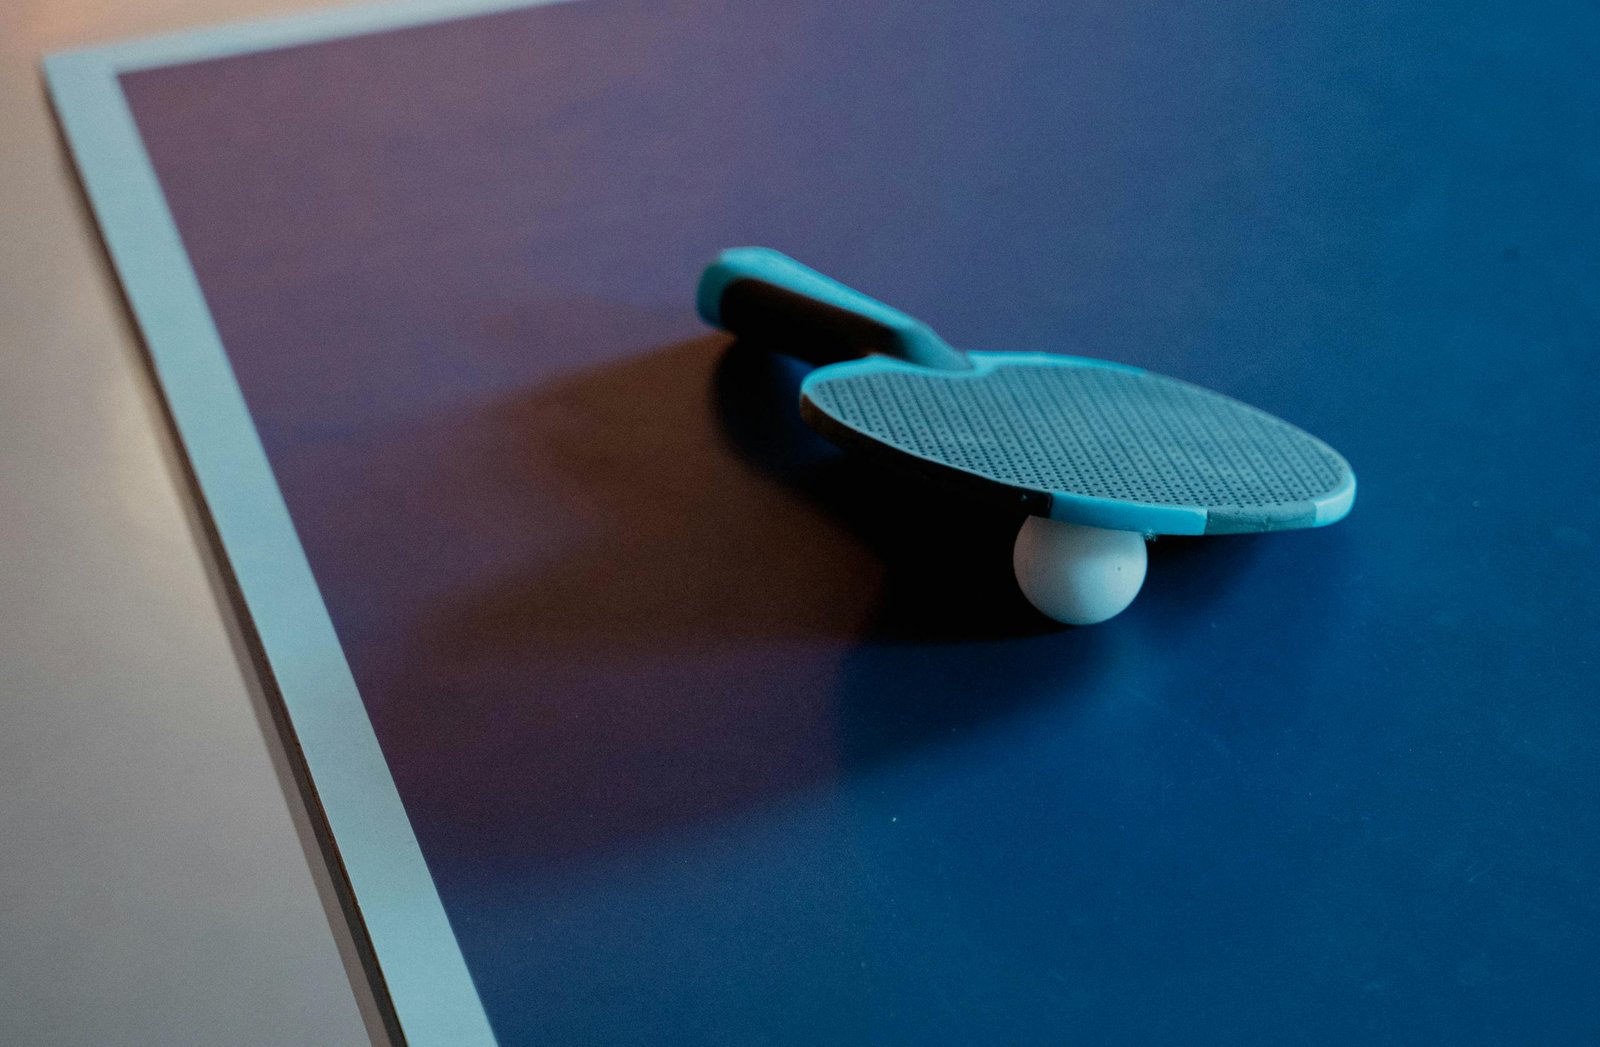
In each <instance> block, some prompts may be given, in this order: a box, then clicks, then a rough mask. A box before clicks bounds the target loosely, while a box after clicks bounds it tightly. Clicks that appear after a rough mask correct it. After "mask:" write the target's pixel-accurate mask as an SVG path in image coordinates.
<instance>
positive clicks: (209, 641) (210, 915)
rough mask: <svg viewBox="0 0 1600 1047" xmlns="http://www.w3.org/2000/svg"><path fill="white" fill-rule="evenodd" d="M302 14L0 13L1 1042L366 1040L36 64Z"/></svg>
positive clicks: (94, 7) (52, 3) (272, 9)
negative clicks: (91, 47)
mask: <svg viewBox="0 0 1600 1047" xmlns="http://www.w3.org/2000/svg"><path fill="white" fill-rule="evenodd" d="M303 6H309V5H306V4H295V3H284V2H281V0H280V2H274V0H237V2H222V0H136V2H130V0H6V2H4V3H0V1043H4V1044H30V1045H31V1044H162V1045H170V1044H191V1043H193V1044H224V1043H225V1044H256V1043H260V1044H298V1043H304V1044H319V1045H321V1044H350V1043H365V1042H368V1031H367V1027H368V1026H367V1023H366V1022H365V1021H364V1017H363V1016H364V1015H366V1016H370V1014H371V1011H372V1008H371V1005H370V999H369V998H364V997H365V991H364V989H363V990H360V991H359V992H358V991H357V989H356V988H353V987H352V982H351V978H350V976H349V974H348V971H347V964H346V962H345V960H346V958H347V957H348V955H349V947H348V935H347V934H346V933H345V931H344V929H343V927H342V924H341V923H340V921H339V920H338V919H337V917H336V915H335V916H333V917H332V918H330V909H329V908H328V903H327V899H328V898H329V892H328V890H327V884H326V874H325V873H324V871H323V870H322V868H321V866H320V863H319V862H317V861H316V860H315V859H314V857H313V852H312V850H311V849H310V848H309V846H308V843H307V841H308V839H309V837H308V835H307V831H306V823H305V816H304V813H303V810H302V809H301V808H300V804H299V801H298V798H297V797H296V795H295V793H294V790H293V787H292V786H291V785H289V784H288V779H287V777H286V776H285V774H284V766H283V762H282V755H281V752H280V750H279V748H278V746H277V742H276V739H275V738H273V736H272V733H271V728H270V725H269V724H268V723H267V720H266V712H265V707H264V705H263V704H262V701H261V699H260V696H259V694H257V693H255V691H254V690H253V687H252V684H251V678H250V676H249V673H248V672H247V671H246V670H245V668H244V666H243V663H242V661H241V659H240V658H239V656H238V655H237V653H236V648H237V640H236V636H235V635H234V630H233V627H232V625H231V619H230V618H229V617H228V615H226V614H225V613H224V611H223V607H224V603H223V601H222V599H221V596H220V593H219V590H218V588H217V585H216V579H215V572H214V570H213V567H212V565H211V562H210V558H209V554H208V553H207V552H206V550H205V546H204V543H203V542H202V540H201V539H200V537H199V532H198V517H197V515H196V510H195V507H194V505H193V502H192V499H191V498H190V496H189V494H188V492H187V490H186V488H185V486H184V481H183V477H182V472H181V467H180V464H179V459H178V458H177V456H176V452H175V449H174V447H173V443H172V440H171V438H170V437H169V436H168V434H167V431H166V429H165V426H164V423H163V421H162V418H161V413H160V407H159V403H158V401H157V399H156V396H155V392H154V389H153V387H152V385H151V381H150V379H149V377H148V375H147V373H146V370H145V368H144V364H143V361H142V360H141V358H140V355H139V350H138V346H137V342H136V341H135V338H134V334H133V331H132V328H131V326H130V323H129V322H128V320H127V319H126V317H125V316H124V314H123V310H122V306H121V303H120V302H119V300H118V298H117V295H116V289H115V284H114V282H113V279H112V277H111V275H110V273H109V271H108V269H107V266H106V265H105V264H104V262H103V261H102V258H101V255H100V248H99V244H98V241H97V240H96V238H95V235H94V232H93V229H92V226H91V225H90V223H89V221H88V218H87V216H86V214H85V212H84V209H83V206H82V204H81V203H80V201H79V198H78V195H77V189H76V186H75V184H74V183H73V181H72V177H71V172H70V169H69V167H68V163H67V160H66V157H65V155H64V154H63V151H62V149H61V146H60V143H59V141H58V139H57V136H56V132H55V127H54V124H53V122H52V120H51V117H50V114H49V110H48V108H47V105H46V101H45V96H44V91H43V88H42V86H41V82H40V78H39V73H38V60H39V56H40V55H41V54H43V53H45V52H47V51H52V50H57V49H60V48H64V47H72V46H78V45H84V44H92V43H100V42H107V41H111V40H115V39H119V38H122V37H127V36H133V35H144V34H148V33H152V32H162V31H167V30H173V29H182V28H187V27H190V26H199V25H208V24H215V23H219V22H226V21H233V20H236V19H240V18H249V17H257V16H261V15H265V14H272V13H277V12H282V11H287V10H291V9H293V8H295V7H303Z"/></svg>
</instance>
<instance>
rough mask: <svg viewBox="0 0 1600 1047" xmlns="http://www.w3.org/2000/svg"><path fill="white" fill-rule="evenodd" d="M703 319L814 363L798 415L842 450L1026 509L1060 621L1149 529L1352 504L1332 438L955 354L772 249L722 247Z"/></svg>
mask: <svg viewBox="0 0 1600 1047" xmlns="http://www.w3.org/2000/svg"><path fill="white" fill-rule="evenodd" d="M697 298H698V306H699V311H700V315H701V317H702V318H704V319H705V320H706V322H708V323H710V324H712V325H714V326H717V327H721V328H723V329H724V330H727V331H730V332H732V333H734V334H737V335H740V336H743V337H747V338H750V339H752V340H760V341H761V342H762V343H764V344H767V345H769V346H771V347H772V348H774V349H776V350H779V351H781V352H784V353H787V354H789V355H793V356H797V357H799V358H801V359H804V360H806V361H808V362H811V363H814V364H817V365H819V366H818V367H817V369H816V370H814V371H812V372H811V373H810V374H809V375H807V376H806V378H805V379H804V381H803V382H802V384H801V388H800V413H801V415H802V416H803V417H804V418H805V420H806V421H807V423H809V424H810V425H811V426H812V428H814V429H816V430H817V431H818V432H819V433H821V434H822V435H823V436H825V437H827V438H828V439H829V440H831V441H833V442H834V443H836V444H838V445H839V446H841V447H844V448H846V449H849V450H852V451H857V452H862V453H866V454H870V455H873V456H876V457H877V458H879V459H882V460H884V461H886V462H890V463H893V464H896V465H900V466H903V467H907V468H910V469H914V470H916V471H918V472H921V473H922V474H924V475H925V476H927V477H929V478H930V479H933V480H936V481H939V482H942V483H943V484H945V485H946V486H948V487H951V488H953V489H959V490H960V491H961V492H962V493H963V494H965V495H966V496H968V497H975V498H982V499H987V500H990V501H993V502H996V503H1001V504H1005V505H1011V506H1020V507H1022V508H1024V509H1026V510H1027V511H1028V512H1029V513H1030V514H1031V516H1030V518H1029V520H1028V522H1027V523H1025V524H1024V526H1023V528H1022V531H1021V532H1020V533H1019V535H1018V538H1017V544H1016V548H1015V552H1014V565H1015V568H1016V572H1017V581H1018V583H1019V584H1020V585H1021V587H1022V590H1023V592H1024V594H1025V595H1026V596H1027V597H1028V599H1029V600H1030V601H1031V602H1032V603H1033V604H1034V606H1036V607H1038V608H1039V609H1040V610H1041V611H1043V612H1044V613H1045V614H1047V615H1049V616H1050V617H1052V618H1056V619H1057V620H1060V621H1064V622H1069V623H1072V624H1091V623H1093V622H1096V621H1103V620H1105V619H1106V618H1109V617H1111V616H1112V615H1114V614H1117V613H1118V612H1120V611H1121V610H1122V609H1123V608H1124V607H1126V606H1127V605H1128V603H1130V602H1131V601H1132V599H1133V597H1134V596H1135V595H1136V594H1137V593H1138V590H1139V587H1140V585H1141V584H1142V583H1143V581H1144V574H1145V564H1146V560H1145V549H1144V539H1145V538H1146V537H1149V536H1154V535H1162V534H1172V535H1198V534H1229V533H1237V532H1245V531H1280V530H1289V529H1293V528H1300V527H1321V526H1324V525H1326V524H1331V523H1334V522H1335V521H1337V520H1340V519H1342V518H1343V517H1344V516H1345V514H1346V513H1348V512H1349V511H1350V507H1351V505H1352V504H1353V502H1354V500H1355V490H1356V481H1355V474H1354V473H1353V472H1352V471H1351V469H1350V466H1349V464H1348V463H1347V462H1346V461H1345V460H1344V459H1343V458H1342V457H1341V456H1340V455H1339V454H1338V452H1336V451H1334V450H1333V448H1331V447H1329V446H1328V445H1327V444H1325V443H1323V442H1322V441H1321V440H1318V439H1317V438H1316V437H1314V436H1312V435H1310V434H1309V433H1306V432H1304V431H1302V430H1300V429H1297V428H1296V427H1294V426H1292V425H1290V424H1289V423H1287V422H1284V421H1282V420H1280V419H1278V418H1275V417H1273V416H1272V415H1270V414H1267V413H1266V412H1264V411H1260V410H1257V409H1256V408H1254V407H1250V406H1248V405H1246V404H1243V403H1240V402H1239V401H1237V400H1234V399H1231V398H1230V397H1227V396H1223V395H1222V394H1220V393H1215V392H1212V391H1210V390H1207V389H1202V388H1200V387H1199V386H1196V385H1191V384H1189V383H1188V382H1183V381H1179V380H1178V379H1175V378H1168V377H1165V376H1162V375H1158V374H1153V373H1151V372H1149V371H1144V370H1141V369H1139V368H1136V367H1129V366H1126V365H1124V364H1118V363H1111V362H1107V361H1104V360H1092V359H1087V358H1084V357H1077V356H1061V355H1054V354H1047V353H1026V352H963V351H961V350H959V349H956V348H954V347H952V346H950V345H949V344H947V343H946V342H945V341H944V340H943V339H941V338H940V337H939V336H938V335H937V334H935V333H934V332H933V330H932V329H931V328H930V327H928V326H927V325H926V324H924V323H922V322H921V321H919V320H916V319H915V318H913V317H911V316H908V315H906V314H905V313H902V312H900V311H898V310H896V309H893V308H891V307H889V306H887V305H884V304H883V303H881V302H878V301H876V300H874V299H872V298H869V297H867V296H866V295H864V294H862V293H860V292H859V291H856V290H854V289H852V288H850V287H847V286H845V285H844V284H841V283H839V282H838V281H836V280H833V279H831V278H829V277H826V276H824V275H822V274H821V273H818V272H816V271H814V270H812V269H809V268H807V267H806V266H803V265H801V264H800V263H799V262H796V261H795V260H793V259H792V258H789V257H787V256H786V255H783V254H781V253H779V252H777V251H774V250H771V249H769V248H762V247H739V248H732V249H729V250H726V251H723V252H722V253H721V254H719V255H718V256H717V258H716V260H715V261H713V262H712V264H711V265H710V266H708V267H707V268H706V270H705V272H704V274H703V275H702V277H701V280H700V286H699V292H698V296H697Z"/></svg>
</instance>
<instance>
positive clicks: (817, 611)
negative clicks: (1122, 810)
mask: <svg viewBox="0 0 1600 1047" xmlns="http://www.w3.org/2000/svg"><path fill="white" fill-rule="evenodd" d="M725 350H726V341H725V340H724V339H722V338H705V339H696V340H693V341H689V342H684V343H678V344H675V345H671V346H668V347H665V348H663V349H661V350H657V351H654V352H650V353H647V354H643V355H640V356H635V357H632V358H629V359H626V360H624V361H622V362H619V363H616V364H612V365H608V366H605V367H602V368H598V369H595V370H591V371H586V372H583V373H580V374H576V375H570V376H567V377H564V378H562V379H559V380H557V381H554V382H552V383H550V384H547V385H545V386H541V387H539V388H536V389H533V390H530V391H529V392H528V393H527V394H526V395H524V396H519V397H517V398H514V399H512V400H508V401H504V402H501V403H499V404H497V405H494V406H493V407H491V408H489V409H487V410H482V409H480V410H478V411H474V412H471V413H468V414H464V415H461V416H459V417H456V418H454V419H452V422H451V424H450V425H447V426H441V425H440V424H438V421H437V420H434V421H432V422H430V424H429V426H428V428H427V431H426V432H419V433H416V434H413V438H412V439H410V440H406V441H400V442H401V443H403V444H404V445H405V446H407V447H408V448H409V449H410V450H409V455H410V458H409V461H408V462H407V463H406V464H407V469H408V470H409V473H410V476H411V479H410V480H409V482H411V483H413V484H417V485H421V486H423V487H425V488H426V489H427V490H428V491H430V492H431V494H430V496H429V497H427V498H426V499H419V501H418V509H417V511H418V512H419V513H422V514H425V515H426V516H427V517H428V518H427V519H419V520H417V521H414V524H415V527H416V529H417V530H419V531H421V530H426V531H427V532H428V533H431V534H441V533H450V534H455V535H457V536H458V541H459V543H461V545H462V551H460V552H459V553H457V554H456V555H457V556H458V558H459V563H458V566H457V568H456V569H455V570H454V571H452V572H450V576H449V577H448V578H444V577H441V579H440V582H441V583H443V582H448V583H449V584H447V585H446V584H441V585H440V590H441V591H440V592H439V593H438V594H437V596H435V597H434V598H433V599H432V600H431V601H430V603H429V606H430V607H431V608H432V610H431V612H430V613H429V614H428V615H427V616H426V617H425V618H424V620H423V622H422V624H421V626H420V628H419V629H418V630H417V631H416V633H415V635H413V636H411V637H410V638H409V642H408V643H406V644H404V645H402V647H401V648H400V649H401V650H402V651H403V654H402V655H401V656H400V657H397V658H395V659H394V660H393V661H392V662H390V663H389V664H388V665H386V666H384V667H383V671H382V680H383V683H382V686H381V688H380V689H379V690H380V692H381V694H382V695H383V700H382V708H381V722H380V728H381V730H383V731H384V733H385V749H386V752H388V753H390V755H391V760H392V763H393V765H394V767H395V771H396V774H397V776H398V777H401V778H403V779H406V780H408V781H409V782H410V783H411V785H410V787H406V788H403V790H402V791H403V792H404V793H405V794H406V795H407V797H408V805H409V806H410V808H411V809H412V813H413V818H414V819H415V820H416V821H417V823H418V826H419V832H421V833H423V834H425V835H427V836H428V837H429V838H430V839H431V840H433V841H436V842H438V843H440V844H441V845H442V846H444V847H445V848H446V849H448V850H451V851H458V852H461V853H465V854H470V855H471V858H472V860H473V861H474V862H482V861H492V862H499V863H503V864H505V865H506V866H507V867H510V868H523V869H531V868H538V867H543V866H551V865H560V864H565V863H568V862H571V861H574V860H578V859H580V858H582V857H584V856H587V855H594V854H603V853H607V852H610V851H613V850H615V849H616V848H619V847H627V846H630V845H631V843H632V842H633V841H639V840H647V839H649V838H652V837H654V836H658V835H660V834H661V833H664V832H670V831H672V830H673V829H674V828H675V827H679V826H685V825H691V824H695V823H698V822H704V821H706V820H708V819H716V818H720V817H726V816H729V815H731V814H733V813H735V812H738V811H741V810H746V809H749V808H751V807H753V806H755V805H758V804H761V803H762V802H764V801H766V800H769V799H772V798H776V797H778V796H782V795H785V794H789V793H793V792H795V791H797V790H805V789H813V788H816V787H818V786H821V785H824V784H827V783H836V782H838V781H840V780H841V779H842V778H845V777H848V776H850V775H852V774H854V773H856V772H858V771H859V770H862V769H865V768H870V767H871V766H873V765H875V764H877V763H879V762H881V761H883V760H885V759H891V758H895V757H898V756H902V755H904V754H907V753H910V752H913V751H915V750H917V749H919V748H922V747H925V746H928V745H940V744H946V743H947V742H948V739H949V738H950V737H951V736H952V734H963V735H964V734H966V733H968V732H971V731H974V730H981V729H983V728H984V727H985V726H986V725H989V724H993V723H996V722H999V721H1001V720H1004V719H1006V718H1008V717H1012V716H1015V715H1018V714H1019V713H1021V712H1023V711H1024V710H1026V709H1028V708H1030V707H1032V706H1035V705H1037V704H1038V703H1042V702H1059V701H1070V700H1072V699H1073V698H1074V697H1075V696H1076V695H1078V694H1080V693H1082V692H1083V691H1084V690H1085V689H1086V688H1088V687H1089V686H1091V685H1092V680H1093V677H1094V675H1095V674H1096V673H1097V672H1098V671H1100V669H1101V668H1102V665H1101V660H1100V659H1099V658H1098V657H1097V654H1096V652H1097V649H1098V648H1099V646H1100V644H1099V640H1098V638H1097V636H1096V634H1095V633H1094V632H1093V631H1090V630H1077V631H1074V630H1059V629H1055V628H1053V627H1051V626H1050V625H1049V624H1048V623H1046V622H1044V621H1043V620H1042V619H1040V618H1039V617H1038V616H1037V615H1035V614H1033V613H1032V612H1031V610H1030V609H1029V608H1028V607H1027V606H1026V604H1025V603H1024V602H1023V601H1022V598H1021V597H1020V595H1019V594H1018V593H1017V592H1016V589H1015V586H1014V585H1012V584H1011V582H1010V569H1009V550H1010V534H1011V533H1013V532H1014V530H1015V526H1016V522H1017V521H1015V520H1009V519H1000V518H997V517H996V516H995V515H994V514H993V513H990V512H978V511H974V510H971V509H969V508H967V507H965V506H963V505H961V504H959V503H951V504H944V503H943V502H938V503H930V501H929V498H928V495H927V493H926V492H925V491H924V490H922V489H920V486H919V485H918V484H916V483H915V482H914V481H911V480H909V479H904V478H901V477H898V476H891V475H885V474H884V473H883V472H882V471H881V470H877V469H873V468H870V467H866V466H864V465H863V464H862V463H859V462H857V461H855V460H854V459H852V458H850V457H847V456H845V455H842V454H840V453H839V452H837V451H836V450H834V449H833V448H832V447H831V446H830V445H828V444H826V443H825V442H824V441H822V440H820V439H819V438H818V437H816V436H815V435H813V434H812V433H811V432H810V431H809V430H808V429H806V428H805V427H804V425H803V424H802V423H801V422H800V421H799V419H798V417H797V416H796V413H795V399H794V396H793V386H794V382H795V381H796V380H797V374H796V373H794V372H793V371H792V370H791V369H789V366H788V364H787V363H786V362H785V361H781V360H777V359H774V358H771V357H769V356H766V354H758V353H751V352H748V351H746V350H747V347H735V348H734V349H733V350H732V351H725ZM424 442H425V443H426V447H422V446H420V445H421V444H422V443H424ZM419 463H420V467H421V469H422V472H421V474H420V475H418V473H417V470H418V468H419ZM393 526H402V524H398V523H397V524H394V525H393ZM437 555H438V554H435V556H436V557H437ZM441 710H448V712H447V713H446V714H443V715H442V714H441Z"/></svg>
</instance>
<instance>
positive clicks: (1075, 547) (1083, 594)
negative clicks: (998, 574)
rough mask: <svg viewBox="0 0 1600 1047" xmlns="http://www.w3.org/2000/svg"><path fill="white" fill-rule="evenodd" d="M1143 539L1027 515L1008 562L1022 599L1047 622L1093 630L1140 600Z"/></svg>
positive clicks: (1143, 568) (1143, 550)
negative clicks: (1097, 624) (1014, 573)
mask: <svg viewBox="0 0 1600 1047" xmlns="http://www.w3.org/2000/svg"><path fill="white" fill-rule="evenodd" d="M1147 562H1148V561H1147V557H1146V553H1145V548H1144V535H1142V534H1137V533H1135V532H1133V531H1107V530H1104V529H1102V528H1099V527H1084V526H1082V525H1081V524H1070V523H1062V522H1061V521H1059V520H1049V519H1046V518H1045V517H1042V516H1030V517H1028V519H1027V522H1026V523H1024V524H1023V525H1022V530H1020V531H1018V532H1017V544H1016V546H1015V547H1014V549H1013V550H1012V555H1011V563H1012V566H1013V567H1014V568H1015V569H1016V572H1017V584H1018V585H1019V586H1021V587H1022V595H1024V596H1026V597H1027V598H1028V602H1029V603H1031V604H1033V606H1034V607H1036V608H1038V609H1039V611H1040V613H1042V614H1044V615H1045V616H1046V617H1049V618H1054V619H1055V620H1056V621H1058V622H1064V623H1065V624H1067V625H1094V624H1096V623H1097V622H1103V621H1105V620H1106V619H1107V618H1112V617H1115V616H1116V615H1117V614H1119V613H1121V611H1122V610H1123V609H1124V608H1126V607H1127V606H1128V605H1129V604H1130V603H1132V602H1133V598H1134V597H1135V596H1137V595H1139V587H1140V586H1141V585H1143V584H1144V572H1145V566H1146V563H1147Z"/></svg>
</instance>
